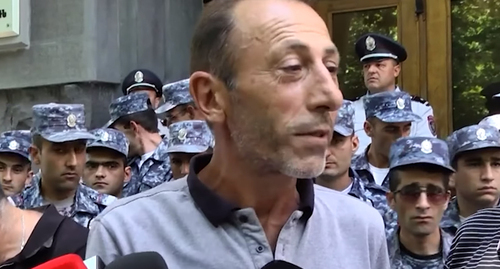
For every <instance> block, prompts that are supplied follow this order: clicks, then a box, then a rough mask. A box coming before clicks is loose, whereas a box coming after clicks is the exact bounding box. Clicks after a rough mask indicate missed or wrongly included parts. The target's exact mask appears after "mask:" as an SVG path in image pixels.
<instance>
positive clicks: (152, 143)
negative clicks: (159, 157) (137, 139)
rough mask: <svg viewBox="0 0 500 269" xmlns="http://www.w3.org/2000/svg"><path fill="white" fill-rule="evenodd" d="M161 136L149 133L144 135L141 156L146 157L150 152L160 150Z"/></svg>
mask: <svg viewBox="0 0 500 269" xmlns="http://www.w3.org/2000/svg"><path fill="white" fill-rule="evenodd" d="M161 139H162V138H161V135H160V134H159V133H147V134H143V135H142V141H141V143H142V147H143V152H142V153H141V155H144V154H146V153H148V152H152V151H155V150H156V148H158V145H160V143H161Z"/></svg>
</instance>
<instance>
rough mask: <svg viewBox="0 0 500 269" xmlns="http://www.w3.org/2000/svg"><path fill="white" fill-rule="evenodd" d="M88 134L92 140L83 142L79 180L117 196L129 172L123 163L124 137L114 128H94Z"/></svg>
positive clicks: (124, 153)
mask: <svg viewBox="0 0 500 269" xmlns="http://www.w3.org/2000/svg"><path fill="white" fill-rule="evenodd" d="M90 133H91V134H93V135H95V139H94V140H89V141H88V142H87V163H86V164H85V169H84V172H83V181H84V182H85V184H86V185H87V186H89V187H91V188H93V189H94V190H96V191H98V192H100V193H106V194H110V195H113V196H115V197H117V198H120V197H122V192H123V186H124V183H126V182H128V181H129V180H130V173H131V172H130V166H128V164H127V156H128V140H127V138H126V137H125V134H123V133H122V132H120V131H118V130H115V129H109V128H108V129H95V130H92V131H90Z"/></svg>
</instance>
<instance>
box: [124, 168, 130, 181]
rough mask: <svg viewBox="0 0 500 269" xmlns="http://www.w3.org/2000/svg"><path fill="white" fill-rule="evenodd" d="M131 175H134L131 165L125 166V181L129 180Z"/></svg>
mask: <svg viewBox="0 0 500 269" xmlns="http://www.w3.org/2000/svg"><path fill="white" fill-rule="evenodd" d="M131 175H132V170H131V169H130V166H125V170H124V179H123V183H127V182H129V181H130V176H131Z"/></svg>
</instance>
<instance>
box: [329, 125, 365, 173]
mask: <svg viewBox="0 0 500 269" xmlns="http://www.w3.org/2000/svg"><path fill="white" fill-rule="evenodd" d="M358 145H359V139H358V137H357V136H356V135H351V136H342V135H341V134H339V133H337V132H334V133H333V138H332V141H331V143H330V145H329V146H328V149H327V151H326V165H325V171H323V173H322V174H321V176H320V178H321V180H334V179H336V178H338V177H339V176H342V175H344V174H345V173H347V172H348V170H349V167H350V166H351V158H352V155H353V153H354V152H356V150H357V149H358Z"/></svg>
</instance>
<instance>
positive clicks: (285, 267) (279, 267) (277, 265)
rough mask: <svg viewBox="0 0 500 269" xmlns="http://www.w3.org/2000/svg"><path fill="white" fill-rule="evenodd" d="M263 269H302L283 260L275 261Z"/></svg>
mask: <svg viewBox="0 0 500 269" xmlns="http://www.w3.org/2000/svg"><path fill="white" fill-rule="evenodd" d="M262 269H302V267H299V266H297V265H295V264H293V263H289V262H286V261H281V260H274V261H272V262H270V263H268V264H266V265H264V267H262Z"/></svg>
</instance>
